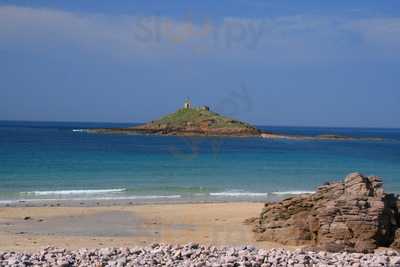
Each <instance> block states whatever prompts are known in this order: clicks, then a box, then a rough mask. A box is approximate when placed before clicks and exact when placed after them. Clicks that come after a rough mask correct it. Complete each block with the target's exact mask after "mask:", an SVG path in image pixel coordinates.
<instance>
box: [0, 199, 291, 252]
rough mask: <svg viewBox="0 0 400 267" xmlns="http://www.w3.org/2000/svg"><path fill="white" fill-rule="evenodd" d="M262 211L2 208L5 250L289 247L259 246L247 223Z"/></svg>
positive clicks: (240, 207)
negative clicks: (159, 245)
mask: <svg viewBox="0 0 400 267" xmlns="http://www.w3.org/2000/svg"><path fill="white" fill-rule="evenodd" d="M262 207H263V204H262V203H201V204H147V205H136V206H129V205H124V206H99V207H4V208H0V250H1V251H5V250H7V251H9V250H13V251H37V250H39V249H41V248H43V247H45V246H55V247H62V248H68V249H78V248H83V247H85V248H97V247H126V246H128V247H129V246H136V245H147V244H151V243H169V244H185V243H189V242H196V243H201V244H212V245H233V246H239V245H245V244H246V245H248V244H250V245H254V246H257V247H260V248H272V247H284V246H281V245H278V244H274V243H269V242H257V241H256V240H255V239H254V237H253V233H252V232H251V229H250V227H249V226H248V225H245V224H244V223H243V222H244V220H246V219H248V218H251V217H256V216H258V214H259V213H260V211H261V209H262ZM285 248H289V249H290V247H285Z"/></svg>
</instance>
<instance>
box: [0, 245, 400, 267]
mask: <svg viewBox="0 0 400 267" xmlns="http://www.w3.org/2000/svg"><path fill="white" fill-rule="evenodd" d="M0 266H5V267H12V266H42V267H44V266H64V267H69V266H116V267H120V266H121V267H123V266H133V267H136V266H178V267H180V266H182V267H183V266H194V267H202V266H210V267H217V266H218V267H222V266H223V267H235V266H258V267H273V266H291V267H303V266H304V267H306V266H307V267H312V266H315V267H317V266H354V267H356V266H357V267H364V266H365V267H367V266H388V267H390V266H399V267H400V255H399V253H398V252H396V251H384V252H375V253H373V254H360V253H353V254H352V253H328V252H312V251H301V250H295V251H288V250H284V249H271V250H265V249H257V248H254V247H249V246H242V247H237V248H235V247H220V248H217V247H210V246H201V245H199V244H194V243H191V244H187V245H185V246H172V245H165V244H153V245H151V246H148V247H135V248H119V249H115V248H100V249H91V250H89V249H79V250H73V251H69V250H65V249H58V248H52V247H47V248H45V249H43V250H42V251H39V252H38V253H36V254H30V253H17V252H0Z"/></svg>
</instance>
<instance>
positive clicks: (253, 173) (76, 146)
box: [0, 121, 400, 204]
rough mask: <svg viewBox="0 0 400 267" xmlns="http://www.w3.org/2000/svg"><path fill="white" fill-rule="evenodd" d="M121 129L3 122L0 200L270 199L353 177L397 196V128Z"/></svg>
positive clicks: (399, 133) (0, 129) (399, 174)
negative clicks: (254, 132)
mask: <svg viewBox="0 0 400 267" xmlns="http://www.w3.org/2000/svg"><path fill="white" fill-rule="evenodd" d="M128 126H132V124H123V123H119V124H116V123H76V122H22V121H1V122H0V204H12V203H21V202H22V203H30V202H32V203H34V202H46V201H49V202H52V201H71V200H76V201H86V200H91V201H100V200H110V201H113V200H129V201H131V202H134V203H142V202H145V203H146V202H160V203H163V202H171V201H176V202H220V201H269V200H274V199H277V198H282V197H287V196H293V195H296V194H302V193H308V192H313V191H315V190H316V188H317V186H319V185H321V184H323V183H325V182H327V181H333V180H341V179H343V177H345V176H346V175H347V174H349V173H352V172H361V173H363V174H365V175H378V176H380V177H382V179H383V181H384V186H385V191H387V192H391V193H400V129H373V128H319V127H276V126H259V128H261V129H264V130H268V131H272V132H276V133H285V134H296V135H308V136H315V135H319V134H338V135H346V136H354V137H382V138H384V140H383V141H364V140H351V141H315V140H307V141H301V140H270V139H262V138H226V137H224V138H222V137H221V138H220V137H212V138H204V137H176V136H150V135H124V134H94V133H88V132H86V131H85V129H90V128H99V127H110V128H112V127H128Z"/></svg>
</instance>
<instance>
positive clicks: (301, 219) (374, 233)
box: [253, 173, 400, 253]
mask: <svg viewBox="0 0 400 267" xmlns="http://www.w3.org/2000/svg"><path fill="white" fill-rule="evenodd" d="M399 208H400V201H399V200H398V197H397V196H395V195H393V194H386V193H385V192H384V190H383V183H382V180H381V179H380V178H379V177H376V176H370V177H366V176H363V175H362V174H359V173H353V174H350V175H348V176H347V177H346V178H345V179H344V181H343V182H334V183H327V184H325V185H323V186H320V187H319V188H318V190H317V192H316V193H314V194H310V195H303V196H297V197H292V198H288V199H285V200H283V201H280V202H277V203H267V204H265V208H264V209H263V211H262V213H261V215H260V217H259V218H256V219H255V220H254V222H253V223H254V232H255V233H256V235H257V239H258V240H265V241H274V242H279V243H282V244H291V245H305V246H309V247H310V249H317V250H326V251H332V252H342V251H349V252H362V253H369V252H373V251H374V250H375V249H376V248H378V247H391V248H393V249H400V216H399Z"/></svg>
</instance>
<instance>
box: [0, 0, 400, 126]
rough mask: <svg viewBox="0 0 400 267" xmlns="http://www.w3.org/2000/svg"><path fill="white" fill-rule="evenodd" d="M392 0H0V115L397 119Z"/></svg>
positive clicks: (399, 73)
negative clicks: (200, 109)
mask: <svg viewBox="0 0 400 267" xmlns="http://www.w3.org/2000/svg"><path fill="white" fill-rule="evenodd" d="M399 51H400V1H398V0H386V1H378V0H376V1H372V0H362V1H361V0H360V1H356V0H349V1H307V0H305V1H286V0H279V1H272V0H271V1H269V0H251V1H245V0H202V1H194V0H185V1H184V0H182V1H165V0H144V1H136V0H126V1H111V0H85V1H70V0H64V1H58V0H35V1H31V0H30V1H28V0H26V1H18V0H14V1H3V0H0V120H32V121H38V120H39V121H87V122H92V121H93V122H145V121H148V120H152V119H155V118H158V117H159V116H161V115H164V114H167V113H170V112H173V111H175V110H176V109H177V108H180V107H181V106H182V105H183V101H184V100H185V98H187V97H189V98H190V99H191V100H192V102H193V104H194V105H208V106H210V107H211V109H212V110H214V111H217V112H219V113H222V114H224V115H228V116H231V117H234V118H238V119H241V120H245V121H248V122H250V123H253V124H256V125H292V126H333V127H391V128H400V105H399V103H400V52H399Z"/></svg>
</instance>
